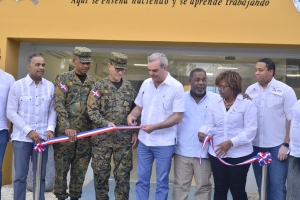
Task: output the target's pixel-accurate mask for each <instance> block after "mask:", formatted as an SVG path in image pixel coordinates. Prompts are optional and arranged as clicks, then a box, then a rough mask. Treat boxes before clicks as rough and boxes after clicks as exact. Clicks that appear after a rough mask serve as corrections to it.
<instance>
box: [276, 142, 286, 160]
mask: <svg viewBox="0 0 300 200" xmlns="http://www.w3.org/2000/svg"><path fill="white" fill-rule="evenodd" d="M288 151H289V148H288V147H285V146H283V145H281V147H280V149H279V151H278V156H277V157H278V160H280V161H283V160H286V159H287V157H288V154H287V153H288Z"/></svg>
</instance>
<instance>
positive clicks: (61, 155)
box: [53, 137, 92, 199]
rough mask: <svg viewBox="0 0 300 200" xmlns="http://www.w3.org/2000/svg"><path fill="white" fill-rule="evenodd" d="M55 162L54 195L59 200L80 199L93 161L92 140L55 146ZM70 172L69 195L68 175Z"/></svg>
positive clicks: (87, 139) (86, 139)
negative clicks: (87, 172) (91, 160)
mask: <svg viewBox="0 0 300 200" xmlns="http://www.w3.org/2000/svg"><path fill="white" fill-rule="evenodd" d="M53 149H54V161H55V185H54V194H55V196H56V198H58V199H67V198H68V196H70V197H73V198H80V197H81V193H82V185H83V182H84V179H85V174H86V171H87V168H88V166H89V162H90V159H91V149H92V145H91V138H90V137H88V138H84V139H80V140H77V141H76V142H64V143H58V144H54V145H53ZM69 170H71V171H70V184H69V193H67V192H66V190H67V189H68V185H67V174H68V172H69Z"/></svg>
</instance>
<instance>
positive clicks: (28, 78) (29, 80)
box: [25, 74, 44, 85]
mask: <svg viewBox="0 0 300 200" xmlns="http://www.w3.org/2000/svg"><path fill="white" fill-rule="evenodd" d="M25 81H26V83H27V85H31V84H35V82H34V81H33V80H32V78H31V77H30V76H29V74H27V76H26V77H25ZM40 83H42V84H44V78H43V77H42V80H41V81H40Z"/></svg>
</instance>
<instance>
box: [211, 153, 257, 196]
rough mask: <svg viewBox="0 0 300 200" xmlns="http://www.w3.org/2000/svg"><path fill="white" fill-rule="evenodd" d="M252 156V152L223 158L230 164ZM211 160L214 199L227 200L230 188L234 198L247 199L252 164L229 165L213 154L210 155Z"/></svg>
mask: <svg viewBox="0 0 300 200" xmlns="http://www.w3.org/2000/svg"><path fill="white" fill-rule="evenodd" d="M251 157H252V154H250V155H247V156H243V157H239V158H223V160H224V161H226V162H227V163H230V164H237V163H240V162H243V161H245V160H247V159H249V158H251ZM209 160H210V164H211V168H212V172H213V177H214V182H215V193H214V200H226V199H227V193H228V189H230V192H231V194H232V197H233V200H247V199H248V198H247V193H246V191H245V186H246V180H247V174H248V171H249V167H250V164H247V165H239V166H227V165H225V164H223V163H221V162H220V161H219V160H218V158H217V157H214V156H212V155H209Z"/></svg>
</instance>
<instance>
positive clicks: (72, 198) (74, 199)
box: [70, 197, 78, 200]
mask: <svg viewBox="0 0 300 200" xmlns="http://www.w3.org/2000/svg"><path fill="white" fill-rule="evenodd" d="M70 200H78V198H75V197H71V199H70Z"/></svg>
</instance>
